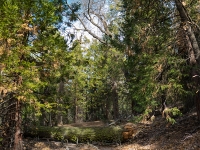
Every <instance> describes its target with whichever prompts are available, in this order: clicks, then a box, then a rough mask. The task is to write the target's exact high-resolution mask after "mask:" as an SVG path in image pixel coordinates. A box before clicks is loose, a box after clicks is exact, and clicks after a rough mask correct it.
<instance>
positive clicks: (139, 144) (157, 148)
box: [24, 111, 200, 150]
mask: <svg viewBox="0 0 200 150" xmlns="http://www.w3.org/2000/svg"><path fill="white" fill-rule="evenodd" d="M136 125H137V132H135V135H134V136H133V138H132V139H130V140H129V141H126V142H124V143H122V144H121V145H119V144H118V145H117V144H113V145H111V144H110V145H106V144H103V143H98V144H97V143H96V144H94V143H93V145H92V144H81V143H80V144H72V143H68V144H65V143H64V144H62V143H61V142H57V141H47V140H43V141H42V140H34V139H25V140H24V149H26V150H200V123H199V122H198V121H197V116H196V113H194V111H193V112H190V113H187V114H184V115H183V116H182V117H179V118H177V119H176V123H175V124H174V125H171V124H168V123H167V122H166V120H165V119H164V118H162V117H161V116H158V117H156V118H155V121H154V122H153V123H152V122H143V123H140V124H136ZM66 126H75V127H82V126H84V127H91V126H105V124H104V123H103V122H100V121H96V122H85V123H81V124H70V125H66Z"/></svg>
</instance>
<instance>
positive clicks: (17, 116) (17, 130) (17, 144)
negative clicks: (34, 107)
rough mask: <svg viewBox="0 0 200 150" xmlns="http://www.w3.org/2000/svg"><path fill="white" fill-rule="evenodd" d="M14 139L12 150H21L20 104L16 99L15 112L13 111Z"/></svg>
mask: <svg viewBox="0 0 200 150" xmlns="http://www.w3.org/2000/svg"><path fill="white" fill-rule="evenodd" d="M15 124H16V125H15V139H14V150H22V131H21V127H22V118H21V104H20V101H19V100H17V99H16V111H15Z"/></svg>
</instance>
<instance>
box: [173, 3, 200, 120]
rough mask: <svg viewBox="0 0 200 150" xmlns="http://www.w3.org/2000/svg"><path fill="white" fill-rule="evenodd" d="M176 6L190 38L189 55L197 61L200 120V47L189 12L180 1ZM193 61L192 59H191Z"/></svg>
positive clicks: (194, 75) (199, 113) (199, 111)
mask: <svg viewBox="0 0 200 150" xmlns="http://www.w3.org/2000/svg"><path fill="white" fill-rule="evenodd" d="M175 4H176V7H177V10H178V12H179V15H180V18H181V23H182V24H183V26H184V29H185V32H186V35H187V36H188V38H187V40H188V41H189V43H190V44H189V45H191V46H189V48H188V54H192V55H190V57H191V56H193V55H194V56H195V59H196V61H195V62H194V61H193V64H191V65H193V66H192V67H193V69H192V79H193V81H194V84H193V85H194V90H195V91H196V95H195V102H196V111H197V116H198V120H200V93H199V89H198V87H199V84H200V80H199V77H200V76H199V75H200V73H199V71H197V70H199V69H200V58H199V55H200V49H199V45H198V42H197V38H196V36H195V33H194V31H193V29H192V26H191V23H192V21H191V19H190V17H189V15H188V13H187V10H186V9H185V8H184V6H183V4H182V2H181V1H180V0H175ZM190 59H191V58H190Z"/></svg>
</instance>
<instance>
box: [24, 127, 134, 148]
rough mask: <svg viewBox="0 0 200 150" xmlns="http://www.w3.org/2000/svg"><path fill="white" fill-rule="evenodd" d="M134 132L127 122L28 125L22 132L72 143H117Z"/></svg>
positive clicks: (34, 136)
mask: <svg viewBox="0 0 200 150" xmlns="http://www.w3.org/2000/svg"><path fill="white" fill-rule="evenodd" d="M135 132H136V129H135V126H134V124H132V123H128V124H126V125H125V126H123V127H122V126H106V127H73V126H57V127H47V126H40V127H30V128H27V130H26V131H25V133H24V136H25V137H31V138H39V139H47V140H59V141H63V142H68V141H70V142H74V143H77V144H78V143H79V142H81V143H94V142H97V143H101V142H102V143H115V144H116V143H118V144H120V143H121V142H123V141H125V140H127V139H130V138H132V137H133V136H134V133H135Z"/></svg>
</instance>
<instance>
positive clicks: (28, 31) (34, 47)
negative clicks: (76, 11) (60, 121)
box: [0, 0, 66, 150]
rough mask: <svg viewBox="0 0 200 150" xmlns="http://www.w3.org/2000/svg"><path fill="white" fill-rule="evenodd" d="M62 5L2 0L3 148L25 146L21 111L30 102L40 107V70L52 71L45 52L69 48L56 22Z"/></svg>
mask: <svg viewBox="0 0 200 150" xmlns="http://www.w3.org/2000/svg"><path fill="white" fill-rule="evenodd" d="M61 8H62V9H63V10H64V9H65V8H64V7H62V1H45V0H44V1H34V2H33V1H29V0H28V1H27V0H26V1H18V0H15V1H14V0H6V1H2V2H1V6H0V13H1V16H2V21H1V23H0V24H1V27H0V40H1V45H0V49H1V50H0V55H1V59H0V63H1V77H0V80H1V82H0V83H1V99H2V100H1V111H2V114H3V115H1V118H2V125H3V137H4V138H3V141H2V145H3V146H2V149H15V150H19V149H22V113H21V112H22V109H23V108H24V106H26V104H31V105H32V106H33V107H35V108H36V109H37V107H38V105H37V104H39V103H38V99H37V96H36V95H35V92H38V90H39V89H40V86H41V85H44V83H42V82H43V80H42V79H41V76H40V74H39V72H41V71H42V72H45V71H46V72H48V68H47V67H46V66H45V63H46V62H44V60H43V58H44V57H43V54H45V53H46V52H47V51H48V52H49V53H46V57H45V58H51V57H50V55H51V54H52V52H53V50H56V49H59V48H61V49H65V48H66V46H63V45H65V42H64V40H63V38H60V35H59V34H56V30H58V29H57V28H56V24H58V23H59V22H60V21H61V18H62V17H61V12H62V11H63V10H62V9H61ZM50 37H51V39H50ZM45 39H48V40H47V42H46V44H48V45H45V43H44V41H45ZM50 41H51V42H50ZM58 41H59V42H60V41H61V42H60V43H62V46H60V43H59V42H58ZM56 44H57V45H56ZM45 46H46V47H45ZM58 47H59V48H58ZM50 51H51V52H50ZM51 60H54V58H51ZM49 61H50V60H49ZM43 77H44V76H43Z"/></svg>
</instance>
